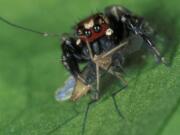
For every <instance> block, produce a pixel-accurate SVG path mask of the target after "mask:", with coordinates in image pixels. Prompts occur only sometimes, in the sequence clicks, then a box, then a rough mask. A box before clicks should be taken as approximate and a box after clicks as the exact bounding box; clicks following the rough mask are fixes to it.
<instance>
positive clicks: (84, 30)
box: [76, 13, 110, 43]
mask: <svg viewBox="0 0 180 135" xmlns="http://www.w3.org/2000/svg"><path fill="white" fill-rule="evenodd" d="M109 29H110V27H109V24H108V19H107V18H106V17H105V16H104V15H103V14H102V13H97V14H95V15H92V16H90V17H88V18H87V19H85V20H83V21H81V22H80V23H78V24H77V27H76V32H77V36H78V37H79V39H80V40H82V41H84V42H89V43H91V42H94V41H95V40H98V38H101V37H103V36H105V35H108V30H109Z"/></svg>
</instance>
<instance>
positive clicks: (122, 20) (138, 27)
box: [106, 6, 167, 65]
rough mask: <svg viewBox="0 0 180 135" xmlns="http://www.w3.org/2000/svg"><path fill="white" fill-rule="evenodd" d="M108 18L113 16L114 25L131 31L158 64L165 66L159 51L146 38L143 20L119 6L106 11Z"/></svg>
mask: <svg viewBox="0 0 180 135" xmlns="http://www.w3.org/2000/svg"><path fill="white" fill-rule="evenodd" d="M106 12H107V13H106V14H107V15H108V16H113V17H114V19H115V20H116V24H117V25H118V24H119V25H122V24H123V25H124V26H125V29H126V30H127V31H131V32H132V33H133V34H135V35H138V36H140V37H141V38H142V39H143V40H144V41H145V43H146V45H147V46H148V47H149V48H150V49H151V50H152V53H153V54H154V55H155V56H156V58H157V59H158V61H159V62H162V63H164V64H165V65H166V64H167V62H166V60H165V58H164V57H162V55H161V53H160V52H159V50H158V49H157V48H156V46H155V43H154V42H153V41H152V40H151V38H150V37H149V36H148V34H147V33H148V32H149V31H146V29H148V28H147V26H145V25H146V23H145V21H144V19H143V18H142V17H139V16H135V15H133V14H132V13H131V12H130V11H128V10H127V9H126V8H124V7H121V6H111V7H108V8H107V9H106Z"/></svg>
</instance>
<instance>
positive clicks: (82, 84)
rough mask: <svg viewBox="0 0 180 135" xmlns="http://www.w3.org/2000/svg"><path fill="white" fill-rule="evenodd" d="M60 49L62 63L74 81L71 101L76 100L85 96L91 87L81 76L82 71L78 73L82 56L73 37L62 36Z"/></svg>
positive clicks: (82, 60) (82, 59)
mask: <svg viewBox="0 0 180 135" xmlns="http://www.w3.org/2000/svg"><path fill="white" fill-rule="evenodd" d="M61 49H62V63H63V65H64V66H65V68H66V69H67V70H68V71H69V72H70V74H71V75H72V76H73V77H74V79H75V80H76V85H75V87H74V91H73V94H72V97H71V99H72V100H77V99H79V98H80V97H81V96H83V95H85V94H86V93H87V92H88V91H89V90H90V88H91V85H90V84H89V83H88V82H87V79H85V78H84V77H83V76H82V71H80V68H79V64H80V63H82V62H84V61H85V59H84V57H83V56H82V53H81V52H82V51H81V47H80V46H77V45H76V39H75V38H73V37H69V36H67V35H63V36H62V39H61Z"/></svg>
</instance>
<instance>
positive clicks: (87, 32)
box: [84, 29, 92, 37]
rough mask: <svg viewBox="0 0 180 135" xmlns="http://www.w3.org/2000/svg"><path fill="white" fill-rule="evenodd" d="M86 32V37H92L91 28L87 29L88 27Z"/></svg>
mask: <svg viewBox="0 0 180 135" xmlns="http://www.w3.org/2000/svg"><path fill="white" fill-rule="evenodd" d="M84 34H85V36H86V37H90V36H91V34H92V33H91V31H90V30H87V29H86V30H85V31H84Z"/></svg>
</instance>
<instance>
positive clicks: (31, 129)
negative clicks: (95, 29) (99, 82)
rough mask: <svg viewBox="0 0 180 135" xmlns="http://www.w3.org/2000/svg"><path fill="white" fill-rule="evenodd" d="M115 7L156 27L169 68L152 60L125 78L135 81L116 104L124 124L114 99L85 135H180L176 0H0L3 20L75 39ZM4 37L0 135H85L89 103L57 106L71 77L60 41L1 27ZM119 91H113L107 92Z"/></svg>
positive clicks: (102, 104) (97, 112)
mask: <svg viewBox="0 0 180 135" xmlns="http://www.w3.org/2000/svg"><path fill="white" fill-rule="evenodd" d="M110 4H121V5H124V6H125V7H127V8H129V9H130V10H132V11H133V12H135V13H137V14H139V15H142V16H144V17H145V18H146V19H147V20H148V21H149V22H150V24H151V25H152V26H153V27H154V29H155V30H156V32H157V33H158V34H157V35H158V36H157V37H156V39H157V44H158V47H161V50H162V53H163V54H164V55H165V56H166V58H167V59H168V60H169V61H170V64H171V66H170V67H166V66H164V65H155V64H154V63H155V62H154V59H153V58H152V57H150V58H147V59H146V62H145V64H144V65H135V66H133V67H132V68H131V69H130V70H129V71H128V73H129V74H128V76H127V77H126V78H127V79H128V80H132V81H129V85H128V88H126V90H123V91H121V92H120V93H119V94H118V95H117V96H116V100H117V103H118V106H119V108H120V110H121V113H122V114H123V116H124V117H125V118H124V119H122V118H120V117H118V115H117V112H116V111H115V108H114V106H113V102H112V99H111V98H110V97H108V98H106V99H105V100H103V99H102V100H100V101H99V102H97V103H96V104H95V105H93V106H92V107H91V109H90V112H89V115H88V121H87V126H86V131H85V135H109V134H111V135H119V134H121V135H169V134H172V135H179V133H180V129H179V128H178V127H179V125H180V108H179V104H180V91H179V88H180V70H179V69H180V50H179V47H178V46H179V44H180V43H179V38H180V37H179V35H180V33H179V29H180V15H179V13H180V11H179V4H180V3H179V1H178V0H173V1H168V0H159V1H157V0H138V1H133V0H126V1H122V0H121V1H118V0H107V1H102V0H89V1H85V0H78V1H70V0H67V1H64V0H61V1H59V0H54V1H40V0H31V1H22V0H14V1H6V0H1V1H0V13H1V16H2V17H5V18H6V19H8V20H10V21H12V22H14V23H16V24H19V25H23V26H27V27H30V28H32V29H37V30H40V31H41V30H42V31H53V32H56V33H58V32H60V33H64V32H70V31H71V30H70V28H71V26H73V25H74V24H75V22H76V21H77V20H78V18H80V19H81V18H83V17H85V16H88V15H89V14H90V13H91V12H92V11H93V12H95V11H96V10H103V8H104V7H106V6H107V5H110ZM0 37H1V39H0V61H1V63H0V134H2V135H44V134H47V135H71V134H72V135H80V133H81V128H82V121H83V118H84V117H83V116H84V110H85V108H86V105H87V102H88V97H85V98H82V99H81V100H79V101H78V102H77V103H73V102H62V103H57V102H56V101H55V100H54V91H55V90H56V89H57V88H58V87H59V86H63V83H64V81H65V80H66V79H67V78H68V76H69V75H68V73H67V71H66V70H65V69H64V68H63V66H62V64H59V59H60V51H59V39H58V38H43V37H40V36H39V35H35V34H32V33H28V32H25V31H22V30H19V29H16V28H13V27H10V26H8V25H6V24H4V23H3V22H0ZM162 46H163V47H162ZM117 87H118V85H117V84H116V83H115V84H112V85H110V86H108V90H109V91H111V90H113V89H114V88H117ZM75 109H76V110H77V111H76V110H75Z"/></svg>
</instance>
